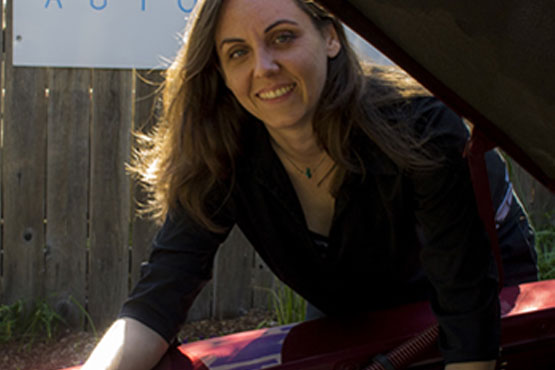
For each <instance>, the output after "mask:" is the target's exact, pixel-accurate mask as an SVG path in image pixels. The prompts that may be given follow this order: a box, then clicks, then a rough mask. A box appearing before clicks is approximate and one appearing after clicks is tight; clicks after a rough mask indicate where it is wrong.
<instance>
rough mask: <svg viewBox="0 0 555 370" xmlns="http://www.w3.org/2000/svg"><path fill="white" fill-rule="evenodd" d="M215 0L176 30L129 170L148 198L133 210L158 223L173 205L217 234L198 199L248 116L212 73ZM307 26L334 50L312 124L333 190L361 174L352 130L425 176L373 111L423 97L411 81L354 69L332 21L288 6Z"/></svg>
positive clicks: (313, 6)
mask: <svg viewBox="0 0 555 370" xmlns="http://www.w3.org/2000/svg"><path fill="white" fill-rule="evenodd" d="M223 1H224V0H204V1H199V2H198V3H197V5H196V7H195V9H194V11H193V13H192V14H191V18H190V19H189V23H188V25H187V28H186V30H185V33H184V45H183V47H182V48H181V50H180V51H179V53H178V55H177V57H176V58H175V60H174V62H173V63H172V65H171V66H170V68H169V69H168V70H167V71H166V74H165V81H164V84H163V86H162V102H163V110H162V114H161V117H160V119H159V120H158V123H157V125H156V126H155V127H154V129H153V130H152V131H151V132H149V133H148V134H146V135H143V134H137V137H138V141H137V144H138V145H137V146H136V148H135V152H134V156H133V160H132V163H131V165H130V167H129V168H130V172H131V174H132V175H134V176H135V178H136V179H137V180H139V181H140V182H141V183H142V184H143V185H144V186H145V187H146V188H147V190H148V193H149V194H150V197H149V200H148V202H147V203H146V204H145V205H144V207H143V208H142V209H143V212H144V213H149V214H150V215H152V216H153V217H154V218H155V219H158V220H163V219H164V218H165V217H166V216H167V214H168V213H169V212H170V211H171V210H173V209H175V208H177V207H183V208H184V209H185V210H186V211H187V212H188V213H189V214H190V215H191V216H192V217H193V219H195V220H196V221H197V222H198V223H199V224H201V225H203V226H204V227H206V228H207V229H209V230H212V231H220V230H221V228H220V227H219V226H218V225H217V224H216V223H215V222H214V221H213V216H214V215H213V213H214V212H215V209H208V206H207V201H208V199H209V198H210V195H211V193H212V192H213V191H215V190H216V188H218V187H220V186H224V188H225V189H227V193H228V195H229V194H230V193H231V190H232V187H233V184H234V181H235V171H236V162H237V158H238V156H239V154H240V153H241V150H242V146H243V142H244V136H245V134H244V133H243V132H244V130H248V127H249V125H248V124H246V123H248V122H253V121H254V117H252V116H251V115H250V114H249V113H248V112H247V111H246V110H245V109H244V108H243V107H241V106H240V104H239V103H238V101H237V100H236V99H235V97H234V96H233V94H232V93H231V92H230V91H229V90H228V89H227V87H226V86H225V83H224V81H223V79H222V77H221V76H220V73H219V71H218V57H217V54H216V48H215V45H214V34H215V28H216V21H217V19H218V16H219V11H220V8H221V5H222V2H223ZM293 1H295V3H296V4H297V5H298V6H299V8H300V9H302V10H303V11H304V12H306V13H307V14H308V15H309V16H310V18H311V20H312V22H313V24H314V25H315V27H316V28H317V29H319V30H322V29H323V28H324V26H326V25H328V24H330V23H331V24H333V26H334V28H335V30H336V31H337V34H338V36H339V40H340V42H341V46H342V47H341V51H340V52H339V54H338V55H337V56H336V57H334V58H333V59H330V60H329V61H328V72H327V79H326V82H325V85H324V89H323V92H322V96H321V98H320V101H319V103H318V106H317V108H316V112H315V116H314V119H313V126H314V131H315V133H316V136H317V140H318V143H319V145H320V146H321V147H322V148H323V149H324V150H326V151H327V152H328V154H329V155H330V157H331V158H332V159H333V160H334V161H335V162H336V163H337V166H338V169H339V171H337V175H336V178H335V182H334V184H335V185H336V186H335V187H336V188H337V184H339V183H340V181H341V179H342V177H343V175H344V174H345V173H346V172H347V171H357V172H364V167H363V166H362V164H361V161H360V159H359V158H358V156H357V153H355V152H354V150H353V148H351V146H350V145H349V144H350V137H351V133H352V132H353V131H354V130H362V132H364V133H365V134H366V135H367V136H368V137H369V138H370V139H371V140H372V141H373V142H374V143H375V145H377V147H378V148H380V149H381V150H382V151H383V152H384V153H385V154H386V155H387V156H389V158H391V160H392V161H393V162H394V163H395V164H396V165H397V166H399V167H400V168H404V169H426V168H430V167H434V166H435V164H436V163H437V160H434V159H432V158H431V156H430V155H428V154H427V153H426V151H425V150H424V149H423V148H422V142H421V141H419V140H416V139H415V137H416V136H415V135H413V134H412V132H411V131H410V130H408V129H407V128H408V127H409V126H408V125H402V124H396V125H392V124H391V122H390V120H388V119H386V118H385V117H383V115H382V114H381V113H380V107H383V106H384V105H387V104H389V103H391V102H395V101H401V100H403V99H405V98H407V97H411V96H417V95H425V94H427V91H426V90H424V89H423V88H422V87H421V86H420V85H419V84H417V83H415V82H414V80H412V79H410V78H409V77H408V76H407V75H406V74H404V73H403V72H401V71H400V70H399V69H397V68H394V67H390V68H387V67H378V66H373V65H369V64H361V63H360V62H359V60H358V58H357V56H356V54H355V52H354V51H353V49H352V48H351V46H350V44H349V42H348V40H347V37H346V34H345V31H344V29H343V26H342V24H341V23H340V22H339V21H338V20H337V19H336V18H335V17H334V16H333V15H332V14H331V13H329V12H328V11H327V10H326V9H324V8H323V7H322V6H320V5H319V4H317V3H316V2H314V1H312V0H293Z"/></svg>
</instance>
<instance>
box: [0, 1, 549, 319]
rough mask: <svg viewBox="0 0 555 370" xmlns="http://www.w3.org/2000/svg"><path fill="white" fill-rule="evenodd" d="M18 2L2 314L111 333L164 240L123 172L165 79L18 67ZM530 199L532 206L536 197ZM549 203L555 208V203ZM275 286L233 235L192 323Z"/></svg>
mask: <svg viewBox="0 0 555 370" xmlns="http://www.w3.org/2000/svg"><path fill="white" fill-rule="evenodd" d="M12 1H13V0H9V1H8V2H7V4H8V5H7V6H8V9H7V12H6V14H7V15H8V16H7V19H6V25H7V29H6V30H5V32H6V34H5V38H4V40H5V45H3V46H2V48H3V50H4V51H5V52H4V53H3V54H2V61H3V71H4V73H3V74H1V76H4V78H3V80H2V81H1V83H2V86H3V88H4V89H5V90H4V91H5V94H4V95H3V99H2V109H3V111H2V112H3V119H2V131H1V132H2V147H1V148H0V161H1V171H0V176H1V178H0V193H1V197H0V209H1V216H2V217H1V221H2V223H1V229H0V232H1V235H0V236H1V237H0V304H6V303H13V302H15V301H16V300H18V299H23V300H32V299H38V298H44V299H47V301H48V302H49V303H50V304H52V305H53V306H54V307H55V308H56V309H57V310H58V312H60V313H62V314H63V315H64V316H65V317H66V318H67V319H68V320H69V321H70V322H73V323H76V324H77V323H79V322H80V320H82V311H81V310H80V309H79V308H78V306H82V307H86V309H87V310H88V312H89V313H90V315H91V317H92V318H93V320H94V322H95V324H96V325H97V326H99V327H102V326H104V325H105V324H107V323H109V322H110V321H111V320H112V319H113V318H114V317H115V315H116V314H117V312H118V310H119V307H120V306H121V303H122V301H123V300H124V299H125V297H126V296H127V294H128V292H129V289H130V287H132V286H133V285H134V284H135V282H136V281H137V278H138V275H139V266H140V263H141V262H142V261H143V260H145V259H146V257H147V255H148V250H149V247H150V241H151V238H152V236H153V233H154V230H155V228H154V227H153V225H152V224H150V223H149V222H147V221H145V220H141V219H137V218H135V217H134V216H133V214H134V212H133V201H132V198H133V196H134V195H136V196H139V197H140V194H139V193H138V190H137V189H135V187H134V186H133V184H132V183H130V180H129V179H128V177H127V176H126V174H125V168H124V164H125V162H126V161H128V160H129V155H130V145H131V135H130V132H131V129H133V128H140V127H142V126H143V125H148V124H150V123H151V122H152V114H151V113H152V106H153V96H154V91H155V89H156V84H149V83H146V82H145V79H146V80H151V81H155V82H157V81H159V80H160V76H159V73H157V72H151V73H148V72H146V71H131V70H98V69H96V70H87V69H59V68H57V69H53V68H25V67H14V66H12V64H11V61H12V41H11V40H12V23H11V19H10V15H11V10H10V9H9V7H10V6H11V4H12ZM1 7H2V2H0V8H1ZM0 10H1V9H0ZM1 42H2V40H1V38H0V43H1ZM519 173H520V174H521V176H525V175H524V174H523V172H522V171H520V172H519ZM526 181H529V180H526ZM526 181H524V182H523V181H520V182H519V183H525V182H526ZM529 182H530V181H529ZM530 183H531V184H533V185H532V186H535V187H536V188H534V189H536V190H534V194H535V195H534V199H540V198H538V194H540V193H541V192H542V191H543V192H544V193H545V192H546V190H542V189H541V187H540V186H538V185H537V184H535V183H534V182H530ZM526 186H528V185H526ZM519 190H521V192H522V193H521V198H523V200H524V201H525V202H528V203H529V204H532V203H533V202H532V203H530V199H529V197H528V196H527V195H526V190H522V189H519ZM523 194H524V196H523ZM542 199H549V202H551V203H550V206H549V207H550V208H548V209H553V208H554V205H555V202H554V201H553V197H552V196H551V195H549V196H548V197H544V198H542ZM541 202H544V201H541ZM542 206H543V205H542ZM273 280H274V279H273V275H272V274H271V273H270V272H269V271H268V269H267V268H266V267H265V265H264V263H263V262H262V261H261V260H260V258H259V257H258V256H257V255H256V253H255V252H254V251H253V250H252V248H251V247H250V246H249V245H248V243H247V242H246V240H245V238H244V236H243V235H242V234H241V232H240V231H239V230H233V232H232V233H231V235H230V237H229V238H228V240H227V241H226V242H225V244H224V245H223V246H222V247H221V248H220V251H219V252H218V255H217V257H216V261H215V274H214V279H213V282H211V283H210V284H209V285H208V286H207V287H206V288H205V289H204V290H203V292H202V293H201V295H200V297H199V298H198V299H197V301H196V302H195V305H194V307H193V308H192V310H191V313H190V319H192V320H194V319H200V318H206V317H216V318H222V317H229V316H236V315H239V314H241V313H244V312H246V311H247V310H248V309H250V308H251V307H265V306H266V305H267V300H268V297H267V293H266V291H265V290H264V289H263V288H268V287H271V286H272V285H273Z"/></svg>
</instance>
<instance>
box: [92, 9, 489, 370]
mask: <svg viewBox="0 0 555 370" xmlns="http://www.w3.org/2000/svg"><path fill="white" fill-rule="evenodd" d="M195 12H196V13H195V15H194V16H193V17H192V18H191V20H190V24H189V26H188V29H187V31H186V35H185V37H186V43H185V46H184V48H183V49H182V50H181V52H180V54H179V56H178V57H177V59H176V61H175V62H174V64H173V65H172V67H171V68H170V70H169V71H168V75H167V81H166V85H165V88H164V114H163V117H162V119H161V121H160V124H159V127H158V128H157V131H156V132H154V133H153V135H151V136H150V137H148V138H145V140H146V141H145V148H146V149H145V150H143V151H142V152H140V153H139V155H138V160H137V161H136V163H135V172H136V173H137V174H139V175H140V177H141V179H142V180H143V181H144V182H145V183H146V185H147V186H149V187H150V190H151V191H152V194H153V198H152V203H151V208H150V210H151V211H154V212H155V214H156V215H157V216H158V217H160V218H162V219H164V220H165V222H164V225H163V226H162V229H161V230H160V232H159V233H158V235H157V237H156V239H155V241H154V245H153V252H152V255H151V257H150V260H149V264H148V265H147V266H146V268H145V271H144V275H143V278H142V280H141V282H140V283H139V284H138V286H137V287H136V288H135V290H134V291H133V293H132V294H131V297H130V299H129V300H128V301H127V302H126V303H125V305H124V307H123V310H122V313H121V317H120V319H119V320H117V321H116V323H114V325H113V326H112V327H111V329H110V330H109V331H108V333H107V334H106V336H105V337H104V338H103V339H102V341H101V343H100V344H99V346H98V347H97V349H96V350H95V352H94V353H93V354H92V355H91V358H90V359H89V360H88V362H87V364H86V366H85V369H89V368H90V369H93V368H94V369H99V368H114V369H116V368H117V369H127V368H130V369H142V368H144V369H147V368H151V367H152V366H154V365H155V364H156V362H157V361H158V359H159V358H160V357H161V356H162V355H163V353H164V352H165V351H166V349H167V348H168V343H169V342H170V341H171V340H172V339H173V337H174V336H175V335H176V333H177V331H178V329H179V325H180V324H181V323H182V322H183V321H184V320H185V317H186V313H187V310H188V308H189V307H190V305H191V303H192V301H193V299H194V297H195V296H196V294H197V293H198V292H199V291H200V289H201V288H202V287H203V286H204V284H205V283H206V282H207V281H208V280H209V279H210V277H211V267H212V259H213V257H214V254H215V253H216V249H217V246H218V245H219V244H220V243H221V242H222V241H223V240H224V239H225V237H226V235H227V233H228V232H229V230H230V229H231V227H232V226H233V225H234V224H237V225H238V226H239V227H240V228H241V229H242V231H243V232H244V234H245V235H246V236H247V238H248V239H249V240H250V242H251V243H252V245H253V246H254V247H255V248H256V250H257V252H258V253H259V254H260V255H261V256H262V258H264V260H265V261H266V263H267V264H268V265H269V266H270V268H271V269H272V270H273V271H274V273H275V274H276V275H277V276H278V277H279V278H280V279H282V280H283V281H284V282H285V283H287V284H288V285H290V286H291V287H292V288H294V289H295V290H296V291H298V292H299V293H300V294H301V295H303V296H304V297H305V298H307V299H308V300H309V301H310V302H311V303H312V304H313V305H314V306H316V307H317V308H318V309H320V310H322V311H323V312H325V313H326V314H328V315H342V314H352V313H353V312H357V311H365V310H372V309H378V308H384V307H390V306H393V305H397V304H401V303H405V302H409V301H414V300H421V299H424V298H427V297H428V296H429V298H430V300H431V302H432V305H433V308H434V311H435V313H436V315H437V317H438V320H439V323H440V328H441V336H440V347H441V350H442V352H443V355H444V358H445V361H446V363H447V365H446V368H447V369H490V368H493V366H494V360H495V358H496V357H497V351H498V343H499V307H498V304H499V303H498V300H497V293H496V279H495V273H494V270H493V268H492V266H493V264H492V259H491V257H490V252H489V246H488V241H487V237H486V235H485V233H484V230H483V227H482V225H481V223H480V221H479V217H478V214H477V211H476V207H475V205H474V204H475V202H474V199H473V193H472V190H471V183H470V179H469V175H468V169H467V166H466V163H465V161H464V160H463V159H462V158H461V152H462V149H463V146H464V143H465V140H466V136H467V131H466V129H465V128H464V124H463V123H462V122H461V120H460V118H458V117H457V116H456V115H455V114H454V113H452V112H451V111H449V110H448V109H447V108H445V107H444V106H443V105H442V104H441V103H440V102H438V101H437V100H435V99H433V98H431V97H427V96H426V93H425V91H424V90H423V89H421V88H419V87H418V86H416V85H415V84H414V83H412V82H411V81H410V79H408V78H407V77H406V76H405V75H403V74H400V73H393V72H391V73H388V72H386V71H384V70H380V69H377V68H371V67H369V68H361V67H360V65H359V63H358V61H357V59H356V58H355V56H354V53H353V52H352V50H351V48H350V46H349V44H348V42H347V41H346V38H345V35H344V32H343V30H342V28H341V25H340V24H339V23H338V21H337V20H336V19H335V18H333V16H332V15H330V14H329V13H327V12H326V11H325V10H324V9H322V8H321V7H319V6H318V5H316V4H315V3H313V2H312V1H309V0H283V1H275V0H225V1H215V0H207V1H201V2H199V3H198V4H197V6H196V10H195ZM363 69H364V71H363ZM376 297H380V298H379V299H376ZM113 343H115V344H113Z"/></svg>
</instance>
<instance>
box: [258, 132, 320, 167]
mask: <svg viewBox="0 0 555 370" xmlns="http://www.w3.org/2000/svg"><path fill="white" fill-rule="evenodd" d="M268 132H269V133H270V136H271V138H272V144H273V145H274V146H277V147H278V148H279V150H280V151H282V152H284V153H285V155H287V156H289V157H290V158H291V159H293V160H295V161H297V162H299V163H303V164H307V165H310V164H312V163H314V162H315V161H317V160H318V159H320V158H322V151H323V150H322V148H320V147H319V146H318V142H317V140H316V136H315V135H314V132H313V131H312V127H310V128H309V129H306V130H303V131H300V130H287V131H285V130H280V131H277V130H268Z"/></svg>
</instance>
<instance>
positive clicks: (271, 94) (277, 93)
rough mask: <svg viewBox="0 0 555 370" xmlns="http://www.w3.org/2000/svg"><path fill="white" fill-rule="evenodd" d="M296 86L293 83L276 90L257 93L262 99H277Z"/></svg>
mask: <svg viewBox="0 0 555 370" xmlns="http://www.w3.org/2000/svg"><path fill="white" fill-rule="evenodd" d="M294 88H295V84H294V83H292V84H290V85H286V86H281V87H278V88H277V89H274V90H266V91H263V92H259V93H258V94H257V96H258V97H259V98H260V99H262V100H271V99H277V98H279V97H282V96H283V95H285V94H287V93H288V92H290V91H291V90H293V89H294Z"/></svg>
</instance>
